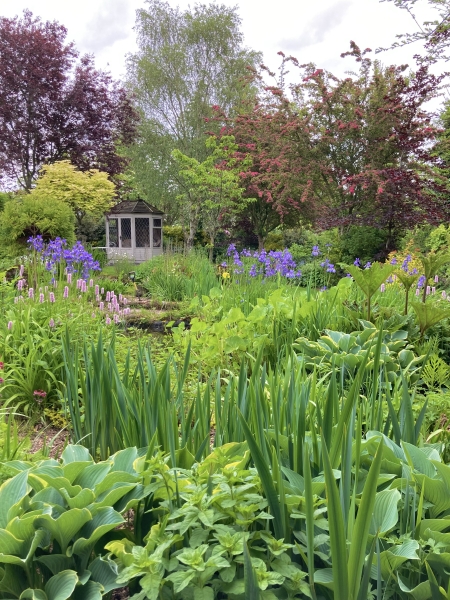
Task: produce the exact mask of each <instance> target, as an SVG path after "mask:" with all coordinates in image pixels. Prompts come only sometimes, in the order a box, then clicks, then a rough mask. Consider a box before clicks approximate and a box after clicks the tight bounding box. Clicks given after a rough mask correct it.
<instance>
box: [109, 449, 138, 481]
mask: <svg viewBox="0 0 450 600" xmlns="http://www.w3.org/2000/svg"><path fill="white" fill-rule="evenodd" d="M137 458H138V451H137V448H135V447H133V448H125V450H119V452H116V453H115V454H113V455H112V456H110V457H109V460H110V461H111V462H112V467H111V471H122V472H123V471H125V472H126V473H129V474H130V475H136V471H135V470H134V466H133V465H134V461H135V460H136V459H137Z"/></svg>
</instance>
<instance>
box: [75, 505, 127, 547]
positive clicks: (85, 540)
mask: <svg viewBox="0 0 450 600" xmlns="http://www.w3.org/2000/svg"><path fill="white" fill-rule="evenodd" d="M87 512H89V511H87ZM89 514H90V513H89ZM123 522H124V519H123V518H122V516H121V515H120V514H119V513H118V512H116V511H115V510H114V509H113V508H111V507H102V508H100V509H99V510H98V511H97V513H96V514H95V516H94V517H93V518H92V519H91V520H89V521H87V522H86V524H85V525H84V526H83V527H82V528H81V529H80V530H79V535H80V537H79V538H78V539H77V540H76V541H75V543H74V545H73V546H72V549H71V551H70V555H72V554H80V555H81V554H84V553H85V552H86V551H89V550H90V548H91V547H92V546H93V544H95V542H96V541H97V540H99V539H100V538H101V537H102V535H104V534H105V533H107V532H108V531H111V529H114V528H115V527H117V526H118V525H121V524H122V523H123Z"/></svg>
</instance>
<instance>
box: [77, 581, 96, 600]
mask: <svg viewBox="0 0 450 600" xmlns="http://www.w3.org/2000/svg"><path fill="white" fill-rule="evenodd" d="M103 592H104V590H103V586H102V585H101V584H100V583H97V582H95V581H88V582H87V583H85V584H84V585H77V586H76V588H75V590H74V592H73V594H72V596H71V600H102V598H103Z"/></svg>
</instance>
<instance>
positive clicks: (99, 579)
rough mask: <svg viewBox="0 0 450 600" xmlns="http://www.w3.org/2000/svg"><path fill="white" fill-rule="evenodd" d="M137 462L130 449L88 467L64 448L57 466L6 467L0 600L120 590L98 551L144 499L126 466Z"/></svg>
mask: <svg viewBox="0 0 450 600" xmlns="http://www.w3.org/2000/svg"><path fill="white" fill-rule="evenodd" d="M138 456H139V454H138V452H137V450H136V449H135V448H134V449H133V448H130V449H128V450H125V451H123V452H120V453H118V454H116V455H114V456H111V458H110V459H109V460H108V461H107V462H104V463H97V464H95V463H94V461H93V460H92V458H91V456H90V455H89V453H88V452H87V450H86V449H85V448H83V447H81V446H67V448H66V449H65V450H64V452H63V453H62V456H61V460H60V461H55V460H53V459H47V460H42V461H38V462H37V463H28V462H25V461H20V460H16V461H11V462H9V463H7V465H6V467H7V469H8V470H9V471H12V472H13V473H14V476H13V477H12V478H11V479H9V480H7V481H6V482H5V483H3V485H2V486H1V487H0V502H1V505H2V515H1V517H0V539H1V540H2V543H1V544H0V565H1V566H0V574H1V579H0V598H10V599H12V598H21V599H25V598H36V599H39V600H67V599H69V598H73V599H76V598H80V599H81V598H83V599H87V598H89V599H92V600H97V599H100V598H102V597H103V596H104V595H106V594H108V593H109V592H110V591H111V590H113V589H116V588H118V587H120V586H119V584H118V583H117V582H116V578H117V566H116V565H115V563H114V562H113V561H111V560H110V559H109V558H104V557H102V548H103V546H104V544H105V543H106V540H107V539H110V538H109V536H110V532H112V531H113V530H114V529H115V528H116V527H118V526H119V525H122V524H123V523H124V519H123V517H122V514H123V513H125V512H127V511H129V510H130V509H134V510H138V507H139V503H141V502H142V500H143V499H144V498H145V497H146V496H147V495H148V493H149V490H148V489H147V488H145V487H144V486H143V485H142V483H141V482H140V478H139V476H138V473H137V472H136V471H135V469H134V467H133V463H134V461H135V460H136V459H137V458H138ZM137 514H138V513H137ZM122 535H123V533H122ZM97 548H98V549H99V550H100V552H98V551H97Z"/></svg>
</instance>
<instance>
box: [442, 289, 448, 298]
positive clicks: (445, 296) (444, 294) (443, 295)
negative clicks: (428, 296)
mask: <svg viewBox="0 0 450 600" xmlns="http://www.w3.org/2000/svg"><path fill="white" fill-rule="evenodd" d="M442 297H443V299H444V300H446V298H447V294H446V293H445V290H443V291H442Z"/></svg>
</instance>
